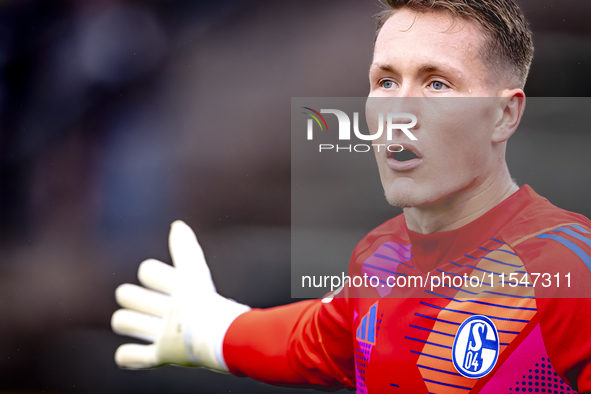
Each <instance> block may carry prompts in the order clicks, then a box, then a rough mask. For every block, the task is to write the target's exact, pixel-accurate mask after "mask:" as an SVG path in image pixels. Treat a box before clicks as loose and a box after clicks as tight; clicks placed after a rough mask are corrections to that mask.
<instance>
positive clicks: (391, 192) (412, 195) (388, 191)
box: [384, 185, 430, 208]
mask: <svg viewBox="0 0 591 394" xmlns="http://www.w3.org/2000/svg"><path fill="white" fill-rule="evenodd" d="M384 195H385V196H386V201H388V203H389V204H390V205H392V206H395V207H398V208H413V207H417V206H420V205H423V204H425V203H427V202H429V200H430V199H429V198H428V196H426V195H425V194H424V193H420V192H419V191H417V188H415V187H409V186H399V185H389V187H385V188H384Z"/></svg>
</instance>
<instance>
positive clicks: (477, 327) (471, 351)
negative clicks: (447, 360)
mask: <svg viewBox="0 0 591 394" xmlns="http://www.w3.org/2000/svg"><path fill="white" fill-rule="evenodd" d="M498 358H499V334H498V332H497V328H496V327H495V324H494V323H493V322H492V320H490V319H489V318H488V317H486V316H482V315H474V316H470V317H469V318H467V319H466V320H464V322H463V323H462V324H461V325H460V328H458V332H457V333H456V337H455V339H454V345H453V350H452V360H453V364H454V366H455V368H456V370H457V371H458V372H459V373H460V374H461V375H462V376H465V377H467V378H471V379H479V378H482V377H483V376H486V375H487V374H488V373H489V372H490V371H492V369H493V368H494V367H495V364H496V363H497V360H498Z"/></svg>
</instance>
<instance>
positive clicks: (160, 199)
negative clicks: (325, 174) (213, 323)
mask: <svg viewBox="0 0 591 394" xmlns="http://www.w3.org/2000/svg"><path fill="white" fill-rule="evenodd" d="M518 3H519V4H520V6H521V7H522V9H523V10H524V13H525V14H526V17H528V18H529V21H530V23H531V26H532V29H533V31H534V42H535V45H536V54H535V58H534V65H533V67H532V70H531V73H530V79H529V82H528V85H527V86H526V93H527V94H528V95H530V96H545V97H554V96H589V95H591V78H589V77H588V70H589V68H591V25H589V23H588V20H587V19H588V15H590V11H591V5H590V4H589V3H588V2H585V1H577V0H567V1H564V0H561V1H558V0H521V1H518ZM378 10H379V5H378V2H377V0H375V1H374V0H370V1H359V0H357V1H355V0H341V1H336V0H327V1H322V2H314V1H311V0H305V1H297V2H295V1H292V2H285V1H254V0H242V1H239V0H226V1H201V0H199V1H197V0H171V1H168V2H159V1H153V0H147V1H122V0H87V1H73V0H70V1H41V0H22V1H16V0H15V1H3V2H1V3H0V72H1V76H0V377H1V378H0V392H7V391H11V392H41V391H44V392H85V393H107V392H110V393H115V392H126V393H130V392H143V393H152V392H153V393H159V392H167V393H173V392H179V393H180V392H207V393H214V392H229V391H231V390H234V391H235V392H258V393H267V392H268V393H271V392H273V393H275V392H292V391H293V389H282V388H274V387H268V386H264V385H261V384H258V383H256V382H253V381H249V380H245V379H237V378H231V377H227V376H222V375H219V374H213V373H210V372H208V371H200V370H199V371H196V370H187V369H181V368H166V369H161V370H157V371H151V372H130V371H120V370H118V369H117V368H116V366H115V364H114V362H113V354H114V351H115V349H116V347H117V345H118V344H120V343H122V342H123V339H122V338H119V337H117V336H115V335H114V334H112V333H111V332H110V329H109V320H110V315H111V313H112V312H113V311H114V310H115V309H116V304H115V301H114V296H113V294H114V293H113V292H114V289H115V288H116V286H117V285H119V284H121V283H123V282H134V283H135V282H136V278H135V275H136V271H137V267H138V265H139V263H140V262H141V261H142V260H144V259H146V258H149V257H154V258H158V259H161V260H163V261H169V256H168V248H167V235H168V229H169V224H170V223H171V222H172V221H173V220H175V219H183V220H185V221H186V222H187V223H188V224H189V225H191V226H192V227H193V228H194V229H195V231H196V233H197V235H198V237H199V239H200V241H201V243H202V245H203V248H204V250H205V253H206V256H207V258H208V261H209V264H210V266H211V270H212V275H213V277H214V280H215V281H216V284H217V287H218V290H219V292H220V293H221V294H223V295H224V296H227V297H230V298H235V299H237V300H239V301H240V302H243V303H246V304H249V305H252V306H256V307H269V306H273V305H278V304H282V303H287V302H290V301H291V299H290V291H289V283H290V266H289V258H290V217H291V216H290V215H291V211H290V134H289V133H290V131H289V127H290V126H289V125H290V99H291V97H312V96H320V97H322V96H364V95H366V94H367V91H368V87H367V69H368V66H369V64H370V62H371V53H372V43H373V30H374V25H373V20H372V15H373V14H374V13H375V12H377V11H378ZM579 132H580V131H579ZM533 149H534V148H532V150H533ZM543 177H544V175H542V178H543ZM526 180H527V179H526ZM540 187H543V186H539V187H538V189H539V188H540ZM548 188H549V189H552V188H553V187H552V185H550V184H548ZM585 190H589V187H586V189H585ZM538 191H540V193H542V194H544V193H543V190H538ZM376 193H377V194H381V191H380V190H376ZM586 195H587V196H589V194H588V193H587V194H586ZM569 198H571V200H572V199H573V198H574V199H575V200H576V201H573V202H572V204H574V205H575V206H571V207H565V208H569V209H572V210H577V206H576V204H579V203H580V204H581V206H584V200H585V195H584V194H583V195H581V196H579V197H578V198H579V200H580V201H579V200H577V199H576V197H572V196H570V197H569ZM569 201H570V200H569ZM557 203H558V202H557ZM559 205H560V204H559ZM388 209H389V208H388V207H387V204H386V203H385V202H384V203H383V206H381V207H379V210H381V211H380V212H381V213H384V214H385V215H387V212H388ZM578 211H579V212H582V211H583V209H578ZM583 213H585V212H583ZM587 215H589V212H588V211H587ZM387 218H388V217H387V216H384V217H382V220H381V221H383V220H386V219H387ZM378 223H379V220H378V219H377V218H376V217H368V222H367V223H361V224H360V225H361V226H362V227H364V226H366V227H367V228H368V229H369V228H372V227H373V226H374V225H377V224H378ZM353 246H354V245H351V246H350V248H351V250H352V248H353Z"/></svg>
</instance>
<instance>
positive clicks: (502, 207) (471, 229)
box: [406, 185, 544, 272]
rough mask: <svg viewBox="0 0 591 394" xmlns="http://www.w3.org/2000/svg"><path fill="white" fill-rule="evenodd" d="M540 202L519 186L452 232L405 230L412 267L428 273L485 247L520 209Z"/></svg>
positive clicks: (530, 189)
mask: <svg viewBox="0 0 591 394" xmlns="http://www.w3.org/2000/svg"><path fill="white" fill-rule="evenodd" d="M540 199H542V200H544V198H543V197H541V196H539V195H538V194H537V193H536V192H534V190H533V189H532V188H531V187H530V186H529V185H523V186H522V187H521V188H520V189H519V190H518V191H516V192H515V193H513V194H512V195H511V196H509V197H508V198H506V199H505V200H503V201H501V202H500V203H499V204H498V205H497V206H495V207H494V208H492V209H491V210H489V211H488V212H486V213H485V214H484V215H482V216H480V217H479V218H477V219H476V220H474V221H472V222H470V223H468V224H466V225H464V226H462V227H460V228H457V229H455V230H451V231H442V232H438V233H432V234H420V233H417V232H414V231H412V230H409V229H408V228H407V230H406V231H407V233H408V237H409V238H410V242H411V244H412V254H413V257H412V259H413V262H414V264H415V265H416V266H417V267H418V268H419V269H420V270H421V271H422V272H430V271H433V270H434V269H435V268H437V267H438V266H439V265H441V264H445V263H449V262H450V261H456V260H458V259H461V258H462V257H464V256H465V255H466V254H468V253H470V252H472V251H473V250H474V249H477V248H478V247H479V246H483V245H485V244H489V243H490V241H491V239H492V238H495V236H496V237H498V233H499V230H500V229H502V228H503V227H504V226H505V225H506V224H507V223H508V222H509V221H511V219H512V218H514V217H515V216H516V215H517V214H518V213H519V212H520V211H521V210H523V209H524V208H525V207H527V206H528V205H530V204H532V203H534V202H536V201H538V200H540ZM493 242H494V241H493ZM496 246H497V247H500V246H501V244H500V243H497V244H496Z"/></svg>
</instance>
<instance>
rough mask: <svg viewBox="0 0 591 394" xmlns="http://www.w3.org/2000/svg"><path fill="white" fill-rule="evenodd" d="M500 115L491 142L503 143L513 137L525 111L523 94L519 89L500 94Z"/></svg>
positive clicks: (504, 91)
mask: <svg viewBox="0 0 591 394" xmlns="http://www.w3.org/2000/svg"><path fill="white" fill-rule="evenodd" d="M500 96H501V100H500V105H501V110H502V114H501V117H500V118H499V121H498V122H497V124H496V125H495V130H494V132H493V135H492V142H496V143H500V142H505V141H507V140H508V139H509V137H511V136H512V135H513V133H514V132H515V130H516V129H517V126H519V122H520V121H521V116H522V115H523V111H524V110H525V93H523V90H521V89H506V90H503V91H502V92H501V95H500Z"/></svg>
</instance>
